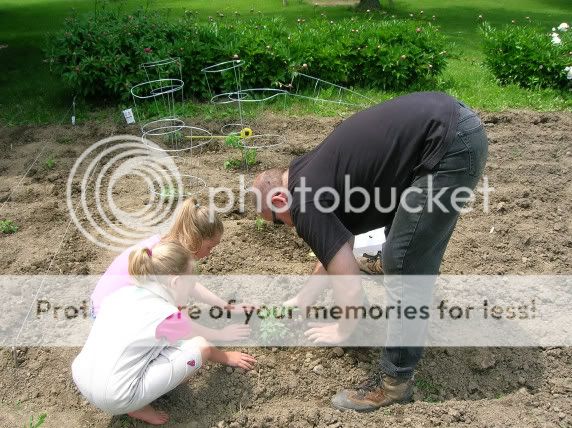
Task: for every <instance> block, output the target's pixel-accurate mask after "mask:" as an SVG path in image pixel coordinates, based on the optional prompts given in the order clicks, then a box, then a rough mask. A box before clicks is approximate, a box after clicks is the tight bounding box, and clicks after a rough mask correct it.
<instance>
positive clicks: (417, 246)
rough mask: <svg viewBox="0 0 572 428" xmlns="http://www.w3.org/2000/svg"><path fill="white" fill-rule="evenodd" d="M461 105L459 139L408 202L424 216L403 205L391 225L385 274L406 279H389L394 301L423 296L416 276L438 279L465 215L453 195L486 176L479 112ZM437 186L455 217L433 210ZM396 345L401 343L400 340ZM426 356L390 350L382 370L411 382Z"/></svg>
mask: <svg viewBox="0 0 572 428" xmlns="http://www.w3.org/2000/svg"><path fill="white" fill-rule="evenodd" d="M459 104H460V107H459V109H460V110H459V122H458V127H457V134H456V137H455V139H454V140H453V141H452V143H451V144H450V146H449V147H448V149H447V152H446V153H445V155H444V156H443V158H442V159H441V161H440V162H439V163H438V164H437V166H436V167H435V168H434V169H433V170H432V171H423V172H420V173H419V174H418V175H417V176H416V177H415V178H414V179H413V182H412V184H411V187H414V188H416V190H417V191H416V192H410V193H408V194H407V196H406V197H405V198H404V201H405V202H406V205H405V206H408V207H411V208H417V209H416V210H415V211H419V212H411V211H413V210H406V209H405V207H404V204H403V202H404V201H402V202H401V203H400V205H399V207H398V209H397V211H396V214H395V217H394V219H393V222H392V224H391V226H390V227H389V228H386V236H387V240H386V242H385V244H384V246H383V253H382V262H383V270H384V273H385V275H386V276H387V275H403V276H402V277H401V278H402V279H401V280H399V281H397V282H395V283H393V284H391V283H390V282H391V281H392V280H391V279H389V278H388V279H386V280H385V284H384V285H385V287H386V291H388V293H390V294H393V295H392V296H389V300H390V301H391V300H394V301H398V300H404V298H407V295H408V293H409V295H412V294H415V295H416V296H417V297H419V293H418V292H417V291H411V289H409V290H407V287H412V286H415V287H419V286H420V285H419V280H413V277H411V276H410V275H433V276H436V275H438V273H439V267H440V265H441V261H442V259H443V254H444V253H445V249H446V248H447V244H448V243H449V239H450V238H451V235H452V233H453V230H454V228H455V225H456V223H457V219H458V218H459V214H460V212H459V209H458V206H457V207H456V206H455V205H454V204H453V203H452V202H451V197H450V196H451V195H452V194H453V192H454V191H455V189H457V188H459V187H467V188H470V189H474V188H475V186H476V185H477V182H478V181H479V178H480V176H481V174H482V172H483V169H484V166H485V163H486V160H487V153H488V140H487V136H486V134H485V130H484V127H483V125H482V123H481V121H480V120H479V118H478V116H477V115H476V114H475V113H474V112H473V111H471V110H470V109H468V108H467V107H466V106H464V105H463V104H461V103H459ZM430 181H431V182H432V183H430ZM431 184H432V187H433V194H436V193H438V192H439V191H441V190H442V189H445V190H444V193H443V194H442V197H441V198H440V199H439V200H440V201H441V202H442V204H443V206H445V207H446V209H447V210H448V211H449V212H444V210H442V209H440V208H437V207H436V206H435V205H433V207H432V208H433V209H429V206H430V204H431V203H430V202H429V203H428V201H429V191H428V189H429V188H430V187H431ZM460 196H466V195H463V194H461V195H460ZM458 205H460V204H458ZM404 278H405V279H404ZM407 278H410V280H407ZM425 285H427V286H430V285H431V284H425ZM430 288H431V287H428V288H427V289H428V290H429V289H430ZM421 294H422V293H421ZM427 297H429V296H426V298H427ZM389 329H391V330H392V334H393V335H394V336H393V337H395V335H397V336H399V335H403V334H404V333H403V330H400V329H401V326H400V325H398V324H397V325H396V324H394V325H391V323H390V325H389ZM419 334H420V335H424V334H425V332H424V331H421V330H419ZM420 342H422V341H420ZM392 343H393V344H395V341H393V342H392ZM422 352H423V348H422V347H420V346H415V347H408V346H393V345H392V347H386V348H384V350H383V353H382V356H381V361H380V366H381V367H380V368H381V371H382V372H383V373H385V374H387V375H390V376H393V377H401V378H410V377H411V376H413V371H414V369H415V366H416V365H417V363H418V362H419V360H420V359H421V355H422Z"/></svg>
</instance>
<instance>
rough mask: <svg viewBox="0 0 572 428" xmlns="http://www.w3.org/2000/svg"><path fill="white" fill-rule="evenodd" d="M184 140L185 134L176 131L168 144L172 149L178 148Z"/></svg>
mask: <svg viewBox="0 0 572 428" xmlns="http://www.w3.org/2000/svg"><path fill="white" fill-rule="evenodd" d="M182 140H183V133H182V132H181V131H175V132H171V133H170V134H169V135H168V140H167V143H168V145H169V146H170V147H176V146H177V145H178V144H179V143H180V142H181V141H182Z"/></svg>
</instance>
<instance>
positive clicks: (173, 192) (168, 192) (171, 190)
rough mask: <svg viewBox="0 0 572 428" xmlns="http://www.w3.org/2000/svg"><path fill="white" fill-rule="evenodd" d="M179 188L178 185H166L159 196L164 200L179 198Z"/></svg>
mask: <svg viewBox="0 0 572 428" xmlns="http://www.w3.org/2000/svg"><path fill="white" fill-rule="evenodd" d="M179 196H180V195H179V190H178V189H177V188H176V187H172V186H165V187H163V188H162V189H161V192H160V194H159V197H160V198H161V199H162V200H163V201H168V200H170V199H178V198H179Z"/></svg>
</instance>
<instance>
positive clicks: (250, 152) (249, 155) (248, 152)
mask: <svg viewBox="0 0 572 428" xmlns="http://www.w3.org/2000/svg"><path fill="white" fill-rule="evenodd" d="M242 155H243V158H244V162H245V163H246V165H247V166H253V165H255V164H256V149H244V151H243V152H242Z"/></svg>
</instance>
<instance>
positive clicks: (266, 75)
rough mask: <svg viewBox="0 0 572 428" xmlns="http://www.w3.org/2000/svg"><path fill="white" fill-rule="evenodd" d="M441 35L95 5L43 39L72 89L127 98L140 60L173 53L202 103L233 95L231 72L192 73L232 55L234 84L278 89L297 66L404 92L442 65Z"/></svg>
mask: <svg viewBox="0 0 572 428" xmlns="http://www.w3.org/2000/svg"><path fill="white" fill-rule="evenodd" d="M444 48H445V41H444V37H443V36H442V35H441V34H440V33H439V32H438V29H437V28H436V27H434V26H432V25H431V24H430V23H424V24H423V25H421V24H419V23H415V22H409V21H400V20H393V19H392V20H367V19H363V18H360V19H356V18H352V19H351V20H350V19H344V20H339V21H328V20H326V19H324V18H315V19H312V20H310V19H309V20H308V22H306V21H305V20H301V22H299V23H298V24H297V25H296V26H294V27H292V28H291V27H288V26H287V25H286V24H285V22H284V20H282V19H279V18H273V19H264V18H247V19H243V20H241V21H237V20H236V19H235V20H233V21H228V22H223V21H220V22H214V21H212V20H211V21H209V22H197V21H196V20H195V17H194V15H193V14H192V13H186V14H185V15H184V16H183V17H181V19H179V20H176V19H173V17H167V16H164V15H161V14H160V13H158V12H153V14H146V13H145V12H144V11H138V12H135V13H133V14H131V15H123V14H119V13H118V12H110V11H104V12H100V13H99V14H98V15H97V16H91V17H89V18H87V19H79V18H78V17H77V16H74V17H71V18H68V20H67V21H66V28H65V30H64V31H62V32H60V33H58V34H56V35H53V36H51V37H50V38H49V39H48V44H47V48H46V53H47V56H48V62H49V63H50V64H51V68H52V70H53V71H54V72H55V73H57V74H59V75H61V76H62V77H63V79H64V80H65V81H66V82H67V84H68V85H69V86H70V87H71V88H73V89H74V91H75V92H76V93H78V94H81V95H83V96H86V97H95V98H98V99H114V100H117V99H128V98H129V89H130V88H131V86H133V85H134V84H137V83H140V82H142V81H144V80H146V78H145V73H144V72H143V71H142V70H141V68H140V64H142V63H144V62H149V61H155V60H159V59H164V58H167V57H179V58H181V62H182V68H183V80H184V81H185V91H186V95H187V97H189V96H192V97H196V98H199V99H206V98H207V97H208V95H209V89H210V90H211V91H213V92H215V93H220V92H226V91H233V90H235V87H234V74H233V72H232V71H230V72H227V73H225V74H217V73H213V74H211V75H209V85H210V88H209V86H207V84H206V81H205V79H204V75H203V73H202V72H201V69H202V68H203V67H205V66H207V65H212V64H215V63H218V62H222V61H230V60H232V59H236V58H239V59H240V60H242V61H243V66H242V67H241V70H240V72H241V76H242V79H241V85H242V87H243V88H260V87H278V86H280V84H287V83H289V82H290V79H291V76H292V72H296V71H298V72H300V71H303V72H304V73H306V74H309V75H311V76H315V77H319V78H321V79H323V80H327V81H330V82H333V83H337V84H340V85H345V86H350V87H353V86H359V87H372V88H382V89H404V88H407V87H409V86H410V85H423V84H426V83H427V82H428V81H431V80H432V79H433V78H434V77H435V76H437V75H439V74H440V73H441V72H442V71H443V69H444V67H445V65H446V54H445V52H444Z"/></svg>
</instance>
